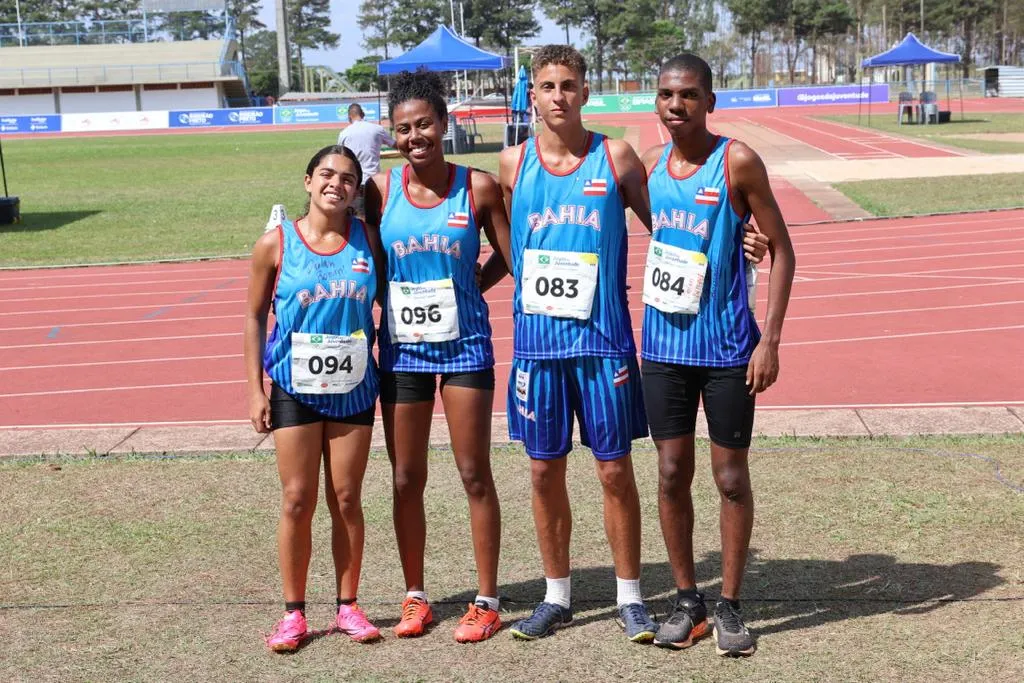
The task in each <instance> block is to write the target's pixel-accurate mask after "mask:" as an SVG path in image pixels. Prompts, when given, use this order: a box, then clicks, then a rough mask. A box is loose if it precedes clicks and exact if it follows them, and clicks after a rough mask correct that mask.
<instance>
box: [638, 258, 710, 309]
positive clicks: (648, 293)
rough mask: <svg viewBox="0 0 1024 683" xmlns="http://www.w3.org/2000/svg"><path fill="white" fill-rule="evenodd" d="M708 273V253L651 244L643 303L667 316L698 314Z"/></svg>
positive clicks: (645, 273) (645, 275)
mask: <svg viewBox="0 0 1024 683" xmlns="http://www.w3.org/2000/svg"><path fill="white" fill-rule="evenodd" d="M707 270H708V257H707V256H706V255H705V254H702V253H701V252H699V251H689V250H687V249H680V248H679V247H673V246H671V245H669V244H663V243H661V242H651V246H650V248H649V249H648V251H647V267H646V269H645V270H644V296H643V301H644V303H645V304H647V305H649V306H654V307H655V308H657V309H658V310H659V311H663V312H665V313H685V314H688V315H696V314H697V313H699V312H700V296H701V293H702V292H703V291H704V278H705V277H706V274H707Z"/></svg>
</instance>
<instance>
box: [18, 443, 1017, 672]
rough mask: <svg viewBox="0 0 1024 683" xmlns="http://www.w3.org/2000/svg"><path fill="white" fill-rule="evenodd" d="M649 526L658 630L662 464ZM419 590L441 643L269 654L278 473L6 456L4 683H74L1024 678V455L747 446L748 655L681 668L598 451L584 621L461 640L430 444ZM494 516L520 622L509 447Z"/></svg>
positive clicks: (521, 541)
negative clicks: (632, 632) (632, 560)
mask: <svg viewBox="0 0 1024 683" xmlns="http://www.w3.org/2000/svg"><path fill="white" fill-rule="evenodd" d="M706 449H707V443H706V442H703V443H700V444H699V453H700V455H699V457H698V469H697V472H698V473H697V476H696V479H695V483H694V497H695V508H696V531H695V548H696V555H697V576H698V580H699V582H700V584H701V586H702V587H704V588H705V589H706V590H707V593H708V595H709V599H713V598H714V597H715V596H716V595H717V591H718V586H719V583H718V582H719V576H720V574H719V556H718V552H717V551H718V548H719V540H718V530H717V493H716V492H715V490H714V488H713V485H712V484H711V477H710V473H709V471H708V459H707V455H706ZM634 458H635V469H636V473H637V480H638V486H639V488H640V495H641V502H642V506H643V515H644V531H643V561H644V570H643V577H642V579H643V589H644V593H645V595H647V596H648V598H649V600H650V603H649V604H650V605H651V606H652V607H653V608H654V609H655V611H656V612H657V613H658V614H659V615H663V614H664V613H665V610H666V607H667V604H666V600H665V599H666V597H667V596H668V595H669V591H670V590H671V588H672V580H671V575H670V571H669V567H668V565H667V563H666V558H665V551H664V545H663V542H662V539H661V537H660V532H659V530H658V522H657V512H656V478H657V467H656V464H655V454H654V452H653V451H652V450H651V449H650V447H649V446H644V447H641V448H639V449H638V450H637V451H636V452H635V454H634ZM430 462H431V477H430V480H429V483H428V488H427V493H426V500H427V518H428V529H429V531H428V547H427V566H426V571H427V577H428V579H427V583H428V590H429V591H430V595H431V598H432V600H433V601H434V603H435V605H436V606H437V608H438V614H439V617H440V621H439V623H438V624H437V625H436V627H435V628H434V629H433V631H432V632H430V633H429V634H428V635H427V636H425V637H424V638H422V639H418V640H404V641H399V640H396V639H395V638H394V637H393V636H391V635H390V633H387V632H386V637H385V640H384V641H383V642H382V643H379V644H376V645H372V646H360V645H356V644H354V643H352V642H349V641H347V640H346V639H345V638H343V637H342V636H340V635H337V634H332V635H325V636H324V637H320V638H318V639H316V640H314V641H313V642H311V643H309V644H308V645H307V646H306V647H305V648H304V649H303V650H302V651H300V652H299V653H297V654H295V655H292V656H275V655H271V654H269V653H267V652H266V651H265V649H264V646H263V643H262V640H261V633H265V632H267V631H268V630H269V629H270V628H271V626H272V625H273V622H274V620H275V619H276V618H277V617H278V616H279V613H280V609H281V606H280V603H279V601H280V596H279V590H280V588H279V579H278V573H277V567H276V553H275V541H274V528H275V523H276V518H277V505H278V496H279V485H278V483H277V477H276V473H275V467H274V462H273V460H272V457H271V456H269V455H251V454H246V453H241V454H224V455H214V456H196V457H191V458H190V457H177V458H165V457H160V456H153V457H145V456H135V457H131V458H124V459H117V458H107V457H93V458H83V459H67V458H65V459H46V460H39V459H22V460H8V461H0V488H2V490H3V491H4V505H3V506H2V507H0V557H2V558H3V563H2V565H0V566H2V571H0V639H2V642H3V644H4V652H3V657H0V678H2V679H3V680H9V681H66V680H96V681H106V680H137V681H154V680H161V681H162V680H182V681H191V680H232V681H236V680H238V681H241V680H244V681H257V680H266V681H278V680H339V679H340V680H379V681H391V680H445V681H453V680H463V681H477V680H501V681H518V680H573V681H590V680H649V681H664V680H695V681H740V680H750V681H810V680H814V681H819V680H820V681H880V680H889V681H897V680H898V681H927V682H928V683H932V682H933V681H937V680H939V681H941V680H978V681H1019V680H1022V679H1024V657H1022V656H1021V654H1022V651H1024V610H1022V609H1021V606H1022V603H1024V570H1022V568H1024V544H1022V540H1021V529H1022V528H1024V495H1022V494H1021V493H1019V492H1017V491H1015V490H1014V489H1013V488H1011V487H1010V486H1007V485H1005V484H1003V483H1001V482H1000V481H998V480H997V478H996V465H998V467H999V468H1000V471H1001V473H1002V476H1003V477H1005V478H1006V479H1007V480H1009V481H1010V482H1013V483H1015V485H1016V486H1018V487H1019V486H1020V483H1021V482H1022V481H1024V437H1020V436H1005V437H996V436H993V437H972V438H966V437H949V438H917V439H908V440H891V439H874V440H871V439H845V440H844V439H831V440H811V439H799V440H797V439H760V440H758V441H756V443H755V445H754V447H753V449H752V451H751V471H752V473H753V477H754V482H755V496H756V499H757V519H756V522H755V526H754V533H753V539H752V543H751V547H752V548H753V551H752V556H751V560H750V563H749V566H748V572H747V577H746V582H745V586H744V595H743V600H744V603H743V604H744V611H745V613H746V615H747V620H748V623H749V625H750V627H751V628H752V630H753V631H754V633H755V635H756V636H757V637H758V639H759V651H758V653H757V654H756V655H755V656H754V657H753V658H751V659H748V660H742V661H732V660H724V659H722V658H719V657H717V656H715V654H714V647H713V644H712V643H710V642H709V641H704V642H701V643H700V644H698V645H697V646H696V647H694V648H692V649H690V650H686V651H683V652H671V651H666V650H659V649H656V648H653V647H649V646H640V645H634V644H630V643H628V642H627V641H626V640H625V638H624V637H623V636H622V634H621V631H620V630H619V628H618V627H617V626H616V624H615V622H614V619H613V617H614V577H613V571H612V569H611V567H610V558H609V553H608V550H607V547H606V544H605V541H604V531H603V527H602V522H601V512H600V490H599V485H598V484H597V481H596V478H595V476H594V471H593V463H592V458H591V456H590V455H589V453H588V452H586V451H585V450H583V449H580V450H579V451H578V452H576V453H574V454H573V455H571V456H570V473H571V475H570V495H571V497H572V502H573V506H574V511H575V515H574V535H573V547H572V557H573V562H574V570H573V571H574V573H573V582H574V583H573V596H574V602H575V607H576V624H575V625H574V626H573V627H571V628H568V629H566V630H564V631H560V632H559V633H558V634H557V635H556V636H555V637H553V638H550V639H546V640H542V641H538V642H535V643H519V642H515V641H513V640H512V638H511V637H510V636H509V635H508V633H507V632H501V633H499V634H498V635H497V636H496V637H495V638H494V639H492V640H491V641H489V642H487V643H484V644H479V645H475V646H466V645H462V646H460V645H457V644H456V643H455V642H454V641H453V640H452V630H453V628H454V627H455V624H456V622H457V620H458V617H459V615H460V614H461V612H462V610H463V609H464V603H465V602H466V601H467V600H469V599H471V598H472V595H473V592H474V589H475V576H474V565H473V561H472V555H471V551H470V540H469V532H468V521H467V507H466V501H465V496H464V494H463V492H462V486H461V483H460V481H459V478H458V475H457V472H456V468H455V466H454V463H453V461H452V457H451V454H450V453H449V452H447V451H433V452H432V453H431V455H430ZM493 463H494V473H495V480H496V483H497V486H498V492H499V495H500V498H501V501H502V513H503V537H502V544H503V546H502V563H501V570H500V577H499V579H500V593H501V595H502V597H503V599H504V608H505V609H506V610H507V612H506V614H505V615H504V617H503V618H504V620H505V621H506V623H508V622H511V621H512V620H514V619H516V618H518V617H520V616H522V615H524V614H525V613H527V612H528V611H529V609H530V608H531V607H532V605H533V603H534V601H536V600H538V599H540V597H541V596H542V594H543V581H542V580H541V567H540V560H539V557H538V554H537V550H536V542H535V538H534V530H533V525H532V520H531V513H530V503H529V500H530V493H529V466H528V462H527V458H526V457H525V455H524V454H523V453H522V451H521V450H520V449H519V448H517V447H503V448H500V449H497V450H496V451H495V453H494V455H493ZM390 491H391V486H390V470H389V466H388V462H387V458H386V456H385V455H384V454H383V453H374V454H373V456H372V457H371V462H370V466H369V468H368V471H367V476H366V481H365V486H364V495H363V498H364V509H365V517H366V523H367V538H366V557H365V562H364V567H363V580H362V586H361V589H360V602H361V603H362V604H363V606H364V607H365V608H366V610H367V612H368V614H369V615H370V617H371V618H372V619H374V620H375V621H376V622H377V623H378V624H379V625H381V626H382V627H386V628H387V627H391V626H393V625H394V624H395V622H396V620H397V617H398V613H399V605H398V603H399V601H400V599H401V597H402V595H403V583H402V579H401V571H400V569H399V564H398V559H397V551H396V548H395V543H394V538H393V530H392V526H391V503H390ZM326 519H327V513H326V510H325V509H324V507H323V506H322V505H321V508H320V509H319V510H318V511H317V516H316V526H315V542H314V559H313V565H312V567H311V570H310V584H309V586H310V587H309V594H308V598H309V603H310V604H309V607H308V613H309V616H310V619H311V622H312V625H313V626H314V627H316V628H324V627H326V625H327V624H328V622H329V619H330V617H331V612H332V609H333V595H332V593H331V587H330V586H331V584H332V583H333V578H332V569H331V566H330V562H329V551H328V537H329V536H328V529H327V525H326Z"/></svg>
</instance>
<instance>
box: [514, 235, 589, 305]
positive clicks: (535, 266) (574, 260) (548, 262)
mask: <svg viewBox="0 0 1024 683" xmlns="http://www.w3.org/2000/svg"><path fill="white" fill-rule="evenodd" d="M521 287H522V289H521V290H520V291H521V293H522V301H523V312H524V313H534V314H540V315H549V316H552V317H554V318H576V319H577V320H587V319H589V318H590V312H591V310H592V309H593V307H594V293H595V292H596V291H597V254H591V253H586V252H574V251H544V250H542V249H527V250H525V252H524V253H523V281H522V285H521Z"/></svg>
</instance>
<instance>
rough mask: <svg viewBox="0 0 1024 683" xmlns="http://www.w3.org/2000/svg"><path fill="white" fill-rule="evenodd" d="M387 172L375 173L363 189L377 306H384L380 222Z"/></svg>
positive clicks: (384, 261)
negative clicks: (375, 281) (375, 278)
mask: <svg viewBox="0 0 1024 683" xmlns="http://www.w3.org/2000/svg"><path fill="white" fill-rule="evenodd" d="M388 173H389V172H387V171H385V172H382V173H375V174H374V175H373V177H372V178H370V179H369V180H367V181H366V185H365V186H364V187H363V213H365V214H366V217H365V219H364V220H363V224H364V225H366V237H367V239H368V240H369V242H370V251H372V252H373V265H374V272H375V273H376V274H377V297H376V299H377V304H378V305H380V306H383V305H384V288H385V287H387V284H388V277H387V267H388V260H387V257H386V256H385V254H384V243H383V242H382V241H381V238H380V221H381V217H382V216H383V214H384V201H385V200H386V199H387V191H388V190H387V183H388Z"/></svg>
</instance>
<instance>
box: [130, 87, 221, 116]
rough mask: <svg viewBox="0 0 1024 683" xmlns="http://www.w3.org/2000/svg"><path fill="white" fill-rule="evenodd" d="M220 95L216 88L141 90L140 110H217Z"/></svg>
mask: <svg viewBox="0 0 1024 683" xmlns="http://www.w3.org/2000/svg"><path fill="white" fill-rule="evenodd" d="M219 107H220V95H219V94H218V93H217V89H216V88H187V89H185V90H146V89H145V88H143V90H142V109H143V111H145V110H150V109H154V110H162V109H217V108H219Z"/></svg>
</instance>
